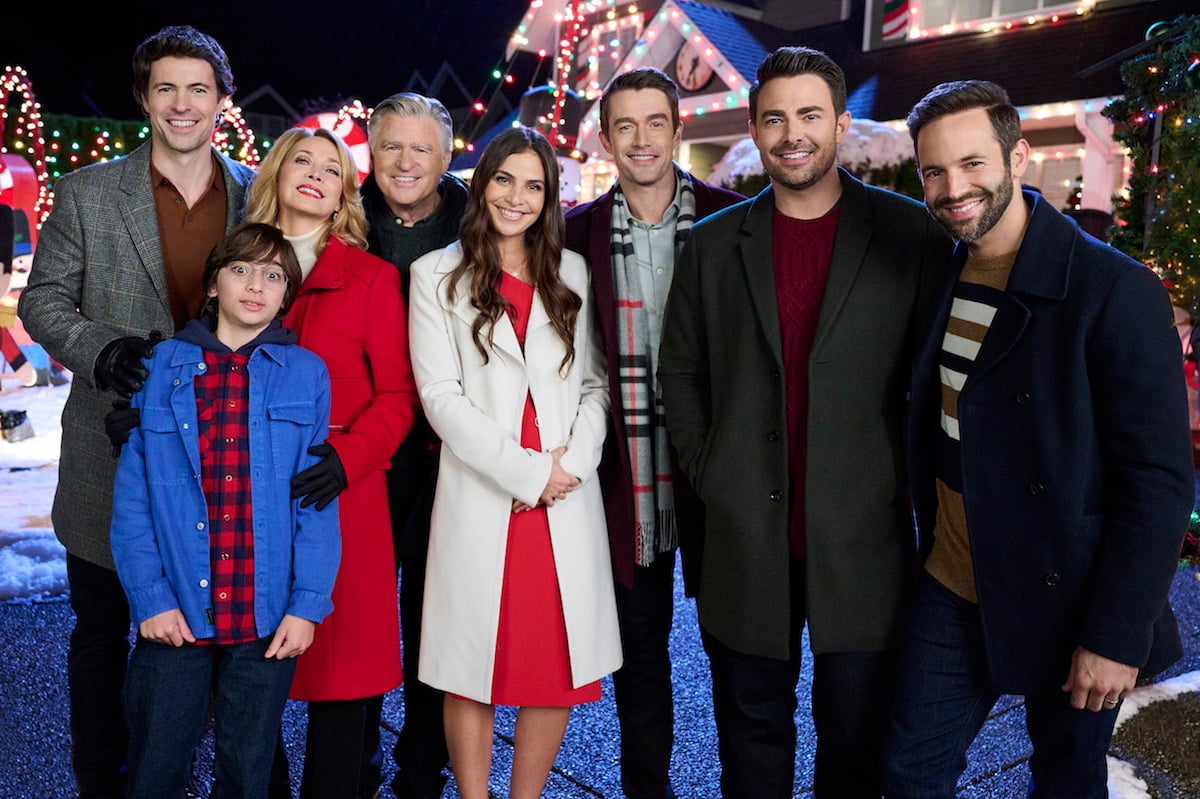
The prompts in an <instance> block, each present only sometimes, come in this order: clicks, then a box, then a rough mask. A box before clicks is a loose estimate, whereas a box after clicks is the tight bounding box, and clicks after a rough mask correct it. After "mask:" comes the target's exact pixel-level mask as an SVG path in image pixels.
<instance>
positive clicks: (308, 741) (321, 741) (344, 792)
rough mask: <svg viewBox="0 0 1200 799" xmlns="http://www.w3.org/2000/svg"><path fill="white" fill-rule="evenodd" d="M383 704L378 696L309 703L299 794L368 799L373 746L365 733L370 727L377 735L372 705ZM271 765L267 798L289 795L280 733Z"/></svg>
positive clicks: (305, 798) (311, 798)
mask: <svg viewBox="0 0 1200 799" xmlns="http://www.w3.org/2000/svg"><path fill="white" fill-rule="evenodd" d="M382 705H383V697H382V696H368V697H365V698H363V699H347V700H342V701H332V702H309V703H308V728H307V731H306V733H305V739H304V767H303V769H302V771H301V776H300V799H359V798H360V797H366V799H370V797H372V796H374V795H375V790H376V788H377V787H378V785H379V772H378V770H376V771H375V772H374V776H373V777H372V776H371V773H370V766H369V765H368V764H370V763H373V762H375V758H374V752H375V749H373V748H369V746H368V744H367V739H368V737H369V735H370V734H371V733H374V735H375V736H376V740H378V735H379V710H377V709H376V707H377V706H378V707H382ZM271 769H272V770H271V791H270V799H290V797H291V787H290V783H289V781H288V777H287V775H288V769H289V767H288V757H287V750H286V749H285V748H284V743H283V735H282V734H280V735H279V736H277V737H276V742H275V757H274V761H273V762H272V766H271ZM376 769H378V765H376ZM372 780H373V781H372Z"/></svg>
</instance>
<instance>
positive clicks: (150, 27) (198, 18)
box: [0, 0, 528, 119]
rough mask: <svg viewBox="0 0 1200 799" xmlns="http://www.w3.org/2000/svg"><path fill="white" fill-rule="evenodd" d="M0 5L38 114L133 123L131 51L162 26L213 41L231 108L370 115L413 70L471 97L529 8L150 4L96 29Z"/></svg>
mask: <svg viewBox="0 0 1200 799" xmlns="http://www.w3.org/2000/svg"><path fill="white" fill-rule="evenodd" d="M5 5H6V6H8V9H6V10H5V11H4V12H3V13H2V14H0V66H21V67H24V68H25V69H26V71H27V72H28V73H29V77H30V81H31V82H32V84H33V90H34V94H35V95H36V97H37V100H38V102H39V103H40V104H41V106H42V112H43V113H46V114H75V115H79V116H104V117H109V118H113V119H139V118H140V117H141V113H140V112H139V110H138V108H137V105H136V104H135V102H134V100H133V95H132V93H131V91H130V84H131V71H130V61H131V59H132V56H133V51H134V49H135V48H136V47H137V45H138V43H139V42H141V41H142V40H143V39H145V38H146V37H147V36H149V35H150V34H151V33H153V32H154V31H156V30H158V29H159V28H160V27H162V26H164V25H170V24H191V25H194V26H195V27H197V28H199V29H200V30H202V31H204V32H205V33H208V34H209V35H211V36H213V37H214V38H215V39H217V41H219V42H220V43H221V45H222V46H223V47H224V48H225V52H226V53H227V54H228V56H229V60H230V64H231V66H232V68H233V74H234V79H235V81H236V83H237V91H236V92H235V93H234V98H233V99H234V102H238V101H239V99H240V98H241V97H245V96H246V95H248V94H249V93H250V92H253V91H254V90H256V89H258V88H259V87H261V86H263V85H264V84H270V85H271V86H272V87H274V89H275V90H276V91H277V92H279V94H280V95H282V96H283V97H284V98H285V99H286V100H287V101H288V102H289V103H291V105H292V106H294V107H296V108H297V109H300V107H301V105H303V104H304V103H305V101H311V100H316V99H318V98H324V99H326V100H330V101H332V100H334V99H335V98H338V97H342V98H357V99H359V100H361V101H362V102H363V103H364V104H365V105H367V106H368V107H369V106H371V105H374V104H375V103H376V102H378V101H379V100H381V99H383V98H384V97H386V96H388V95H389V94H392V93H394V92H397V91H400V90H402V89H404V88H405V86H406V84H407V83H408V80H409V77H410V76H411V75H412V73H413V71H414V70H420V72H421V73H422V74H423V75H424V76H425V78H426V79H427V80H428V79H432V77H433V75H434V73H435V72H436V71H437V69H438V67H439V66H440V65H441V64H442V62H443V61H448V62H449V63H450V64H451V65H452V66H453V67H454V69H455V71H456V72H457V73H458V76H459V79H460V80H461V81H462V82H463V84H464V85H465V86H466V88H467V90H468V91H470V92H475V93H477V92H481V91H482V90H483V89H484V86H485V83H486V82H487V80H488V79H489V77H490V75H491V71H492V68H493V67H496V66H501V65H503V60H504V48H505V43H506V42H507V40H508V37H509V35H510V34H511V33H512V31H513V30H514V29H515V28H516V25H517V23H518V22H519V21H520V19H521V16H522V15H523V14H524V13H525V11H526V9H527V8H528V0H390V1H389V0H343V2H327V3H320V4H318V3H311V2H308V3H306V2H300V1H299V0H297V1H295V2H258V3H254V2H253V0H251V2H250V3H244V4H243V3H228V4H221V5H217V4H215V3H192V4H190V5H188V4H184V3H176V2H163V0H159V1H158V2H123V3H118V4H117V5H115V6H111V8H114V9H118V10H119V11H120V14H119V16H118V15H113V16H110V17H108V18H107V19H106V20H105V21H104V22H101V21H100V19H99V17H97V16H96V15H94V14H72V13H71V12H68V11H65V10H63V5H62V4H59V3H51V2H47V0H20V2H19V3H5ZM12 6H18V8H17V9H15V10H9V9H11V8H12ZM172 7H174V10H172ZM238 7H241V9H239V10H237V11H235V10H234V9H235V8H238ZM89 8H90V7H89ZM35 10H44V11H46V12H49V13H51V14H52V15H53V16H51V18H49V19H45V18H39V17H38V15H37V14H36V13H35ZM101 27H103V28H106V29H107V28H112V27H115V28H116V32H115V33H111V32H109V31H107V30H105V31H101ZM300 110H302V109H300Z"/></svg>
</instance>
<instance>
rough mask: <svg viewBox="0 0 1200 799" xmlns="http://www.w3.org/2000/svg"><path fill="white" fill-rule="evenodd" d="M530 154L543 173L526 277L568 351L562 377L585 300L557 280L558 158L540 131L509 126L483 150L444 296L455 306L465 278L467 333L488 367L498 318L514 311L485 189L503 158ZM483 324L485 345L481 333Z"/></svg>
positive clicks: (560, 239) (560, 226) (561, 225)
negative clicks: (504, 289) (471, 318)
mask: <svg viewBox="0 0 1200 799" xmlns="http://www.w3.org/2000/svg"><path fill="white" fill-rule="evenodd" d="M529 151H532V152H533V153H534V154H535V155H537V157H538V160H540V161H541V162H542V170H543V171H544V172H545V174H546V190H545V205H543V206H542V213H541V215H540V216H539V217H538V219H537V221H536V222H534V223H533V224H532V225H530V226H529V229H528V230H526V231H525V247H526V249H527V250H528V252H529V276H530V279H531V280H532V281H533V288H534V291H536V292H537V295H538V297H540V298H541V301H542V305H543V307H545V309H546V315H547V316H549V317H550V324H551V326H552V327H553V328H554V332H555V333H557V334H558V337H559V338H560V339H562V342H563V346H564V347H565V348H566V351H567V354H566V355H564V356H563V359H562V363H561V364H559V373H560V374H563V375H565V374H566V373H567V371H569V367H570V364H571V363H572V362H573V361H574V360H575V323H576V320H577V319H578V317H579V309H580V307H582V305H583V301H582V299H581V298H580V297H579V296H578V295H577V294H576V293H575V292H573V291H571V289H569V288H567V287H566V285H564V284H563V282H562V281H561V280H560V279H559V275H558V270H559V267H560V265H561V264H562V252H563V235H564V234H563V231H564V228H565V223H564V222H563V210H562V205H561V204H560V203H559V197H558V160H557V159H556V158H555V157H554V150H553V149H551V147H550V142H549V141H547V140H546V137H545V136H543V135H542V133H541V132H540V131H538V130H536V129H534V128H528V127H523V126H522V127H515V128H508V129H506V130H505V131H503V132H502V133H500V134H499V135H498V136H496V138H494V139H492V140H491V142H489V143H488V146H487V148H486V149H484V151H483V155H481V156H480V158H479V164H478V165H477V166H476V167H475V173H474V175H472V177H471V196H470V199H469V200H468V203H467V212H466V215H465V216H464V217H463V222H462V228H461V230H460V234H459V238H460V243H461V247H462V254H463V257H462V261H461V263H459V265H458V267H457V268H456V269H455V270H454V271H453V272H452V273H450V274H449V275H448V276H447V277H448V279H449V281H450V284H449V288H448V289H447V292H446V293H447V298H448V300H449V301H450V302H454V297H455V295H456V293H457V287H458V284H459V281H460V279H462V278H463V277H464V276H465V278H466V286H465V289H466V293H467V295H468V296H469V297H470V299H471V307H473V308H475V310H477V311H478V312H479V315H478V316H477V317H475V322H474V324H473V325H472V326H471V333H472V334H473V336H474V338H475V347H476V348H477V349H478V350H479V354H480V355H482V356H483V362H484V363H487V361H488V349H489V348H490V347H491V346H492V336H493V333H494V331H495V328H496V323H497V322H498V321H499V320H500V317H501V315H502V314H506V313H511V312H512V306H511V305H510V304H509V302H508V300H506V299H504V297H503V295H501V294H500V277H501V273H502V270H501V264H500V248H499V246H498V245H497V244H496V235H495V230H494V229H493V228H492V221H491V216H490V214H489V213H488V206H487V200H486V199H484V191H485V189H486V188H487V185H488V183H490V182H491V181H492V178H494V177H495V175H496V173H497V172H498V171H500V165H501V164H503V163H504V159H506V158H508V157H509V156H510V155H514V154H516V153H524V152H529ZM485 326H486V327H487V336H486V338H487V340H486V345H485V342H484V334H483V329H484V327H485Z"/></svg>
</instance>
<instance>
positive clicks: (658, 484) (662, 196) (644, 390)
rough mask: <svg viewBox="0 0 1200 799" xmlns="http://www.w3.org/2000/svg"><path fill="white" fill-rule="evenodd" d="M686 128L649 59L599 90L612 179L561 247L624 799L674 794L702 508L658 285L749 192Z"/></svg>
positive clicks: (570, 220) (575, 218) (573, 221)
mask: <svg viewBox="0 0 1200 799" xmlns="http://www.w3.org/2000/svg"><path fill="white" fill-rule="evenodd" d="M682 134H683V129H682V127H681V126H680V119H679V90H678V88H677V87H676V85H675V83H674V82H673V81H672V80H671V79H670V78H669V77H667V76H666V75H665V74H664V73H662V72H661V71H659V70H657V69H654V68H652V67H642V68H638V69H634V70H631V71H629V72H626V73H623V74H621V75H618V76H617V77H616V78H614V79H613V81H612V83H610V84H609V86H608V88H607V89H606V90H605V92H604V94H603V96H602V97H601V98H600V142H601V144H602V145H603V146H604V149H605V150H606V151H607V152H608V153H609V154H610V155H612V157H613V160H614V162H615V164H616V168H617V181H616V183H615V184H614V185H613V187H612V189H611V190H609V191H608V192H607V193H605V194H604V195H602V196H601V197H599V198H597V199H596V200H594V201H592V202H589V203H585V204H582V205H579V206H577V207H575V208H572V209H571V210H570V211H569V212H568V213H567V240H566V246H567V248H568V249H571V250H575V251H577V252H579V253H582V254H583V255H584V256H585V257H586V258H587V260H588V267H589V269H590V270H591V273H592V290H593V292H594V294H595V302H596V308H597V318H598V319H599V325H600V330H599V333H600V335H601V337H602V340H603V342H604V348H605V352H606V357H607V359H608V375H609V391H610V393H611V395H612V410H611V412H610V413H611V415H610V420H611V423H612V430H611V431H610V434H609V436H608V437H607V439H606V440H605V444H604V447H605V449H604V457H603V460H602V461H601V464H600V480H601V485H602V487H603V491H604V503H605V512H606V515H607V518H608V534H609V543H610V549H611V553H612V563H613V576H614V578H615V581H616V594H617V614H618V620H619V622H620V627H621V646H622V649H623V651H624V655H625V662H624V665H623V666H622V667H621V668H620V669H619V670H618V671H617V672H616V673H615V674H614V675H613V688H614V691H615V694H616V703H617V717H618V719H619V720H620V724H621V785H622V788H623V790H624V792H625V795H626V796H627V797H629V799H664V797H671V796H674V794H673V793H672V791H671V784H670V779H669V777H668V768H669V766H670V763H671V744H672V741H673V739H674V714H673V708H672V700H671V659H670V655H669V652H668V648H667V644H668V639H669V636H670V632H671V619H672V615H673V612H674V608H673V599H674V577H675V550H676V548H677V547H679V545H680V543H682V545H683V560H684V577H685V581H686V584H687V585H688V586H691V585H692V584H694V582H695V580H696V579H697V576H696V574H695V567H697V566H698V565H699V560H698V558H696V557H693V555H694V553H695V552H696V551H697V550H698V544H699V540H698V539H699V536H700V535H702V532H703V529H704V522H703V515H702V514H703V510H702V506H701V504H700V502H699V500H698V499H697V498H696V496H695V494H694V493H693V491H692V490H691V487H690V486H689V485H688V483H687V481H686V479H685V478H684V477H683V475H682V473H681V472H679V471H678V468H677V466H676V464H675V458H674V455H673V450H672V448H671V446H670V443H669V442H668V440H667V429H666V425H665V424H664V422H663V410H662V400H661V399H660V398H659V391H658V386H657V385H656V382H655V378H654V374H655V371H656V370H657V367H658V342H659V339H660V334H661V331H662V318H663V312H664V309H665V306H666V299H667V289H668V287H669V286H670V284H671V276H672V274H673V273H674V268H675V257H676V256H677V255H678V253H679V251H680V250H681V249H682V247H683V243H684V242H685V241H686V240H687V236H688V233H689V231H690V230H691V227H692V223H694V222H695V221H696V220H698V219H701V218H703V217H705V216H707V215H708V214H711V213H714V212H716V211H719V210H720V209H722V208H725V207H726V206H729V205H732V204H734V203H736V202H739V201H741V200H742V199H744V198H743V197H742V196H741V195H740V194H736V193H734V192H731V191H727V190H725V189H721V188H717V187H714V186H709V185H707V184H705V183H703V182H702V181H700V180H697V179H696V178H695V177H693V176H692V175H690V174H688V173H687V172H686V171H684V170H683V169H682V168H680V166H679V165H678V164H676V163H675V162H674V160H673V159H672V153H673V152H674V150H675V148H676V147H677V146H678V145H679V142H680V139H681V137H682ZM692 544H694V545H695V546H692Z"/></svg>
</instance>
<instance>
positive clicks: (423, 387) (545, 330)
mask: <svg viewBox="0 0 1200 799" xmlns="http://www.w3.org/2000/svg"><path fill="white" fill-rule="evenodd" d="M461 257H462V254H461V251H460V249H459V245H458V242H455V243H453V244H451V245H450V246H449V247H446V248H445V249H442V250H435V251H433V252H431V253H428V254H426V255H424V256H422V257H421V258H419V259H417V260H416V261H414V262H413V264H412V269H411V279H412V287H411V290H410V299H409V305H410V307H409V346H410V351H411V355H412V362H413V373H414V375H415V377H416V380H417V388H418V390H419V391H420V395H421V404H422V405H423V406H424V408H425V413H426V416H427V417H428V418H429V422H430V424H431V425H432V426H433V429H434V431H435V432H436V433H437V434H438V436H439V437H440V438H441V440H442V450H441V460H440V466H439V470H438V479H437V493H436V494H435V497H434V502H433V519H432V524H431V529H430V541H429V560H428V565H427V576H426V581H425V599H424V611H423V616H422V623H421V657H420V664H419V667H418V668H419V672H418V673H419V678H420V680H421V681H422V682H424V683H427V684H429V685H432V686H433V687H435V688H438V689H440V690H443V691H450V692H453V693H455V694H458V695H460V696H463V697H466V698H469V699H474V700H476V701H479V702H485V703H489V702H491V694H492V670H493V666H494V663H495V654H496V635H497V627H498V624H499V618H500V593H501V588H502V586H503V581H504V557H505V547H506V545H507V541H508V522H509V516H510V512H511V508H512V501H513V498H514V497H515V498H517V499H519V500H521V501H522V502H524V503H526V504H527V505H530V506H533V505H536V504H537V503H538V498H539V497H540V496H541V493H542V490H543V489H544V488H545V487H546V482H547V481H548V480H549V478H550V468H551V463H552V459H551V456H550V451H551V450H553V449H555V448H557V447H560V446H566V447H567V452H566V454H565V455H564V456H563V458H562V461H561V463H562V466H563V468H564V469H565V470H566V471H567V472H569V473H571V474H573V475H575V476H576V477H579V478H580V480H581V481H582V482H581V484H580V485H579V486H578V487H576V488H575V490H573V491H571V492H570V493H569V494H568V495H567V497H566V499H564V500H560V501H558V502H556V503H555V504H554V506H553V507H551V508H548V509H547V516H548V517H549V522H550V538H551V542H552V545H553V549H554V562H555V567H556V569H557V572H558V582H559V589H560V593H561V595H562V606H563V615H564V616H565V619H566V628H567V647H568V651H569V654H570V660H571V681H572V684H573V685H574V686H575V687H579V686H581V685H585V684H587V683H589V682H592V681H594V680H597V679H600V678H601V677H603V676H605V675H607V674H610V673H611V672H613V671H615V670H616V669H617V668H618V667H620V665H621V642H620V636H619V633H618V630H617V612H616V600H615V597H614V595H613V582H612V565H611V561H610V559H609V553H608V533H607V531H606V528H605V521H604V505H603V502H602V500H601V496H600V484H599V480H598V479H597V477H596V467H597V465H598V464H599V463H600V452H601V447H602V445H603V443H604V436H605V432H606V429H607V413H608V403H609V399H608V384H607V379H606V376H605V366H604V358H603V355H602V352H601V350H600V345H599V342H598V341H597V337H596V336H595V334H594V333H593V329H594V328H593V322H594V320H593V318H592V314H593V307H592V302H591V297H590V291H589V285H588V283H589V276H588V271H587V267H586V265H585V263H584V260H583V258H582V256H580V255H579V254H577V253H574V252H571V251H569V250H568V251H565V252H564V253H563V260H562V268H561V272H560V275H561V279H562V281H563V283H565V284H566V285H567V287H568V288H570V289H571V290H572V291H574V292H575V293H576V294H578V295H579V296H580V297H581V298H582V299H583V307H582V308H581V309H580V313H579V318H578V322H577V323H576V325H575V362H574V363H573V364H572V366H571V370H570V372H569V373H568V375H567V376H566V378H565V379H564V378H563V377H562V376H561V375H560V373H559V364H560V363H561V362H562V359H563V355H564V354H565V352H566V350H565V348H564V347H563V345H562V342H561V340H560V339H559V338H558V335H557V334H556V333H555V332H554V329H553V327H552V326H551V325H550V319H549V317H548V316H547V315H546V310H545V308H544V307H543V306H542V303H541V301H540V299H539V298H538V296H537V295H536V294H535V295H534V300H533V307H532V310H531V312H530V318H529V325H528V329H527V330H526V336H525V352H524V354H522V352H521V347H520V345H519V344H518V342H517V336H516V331H515V330H514V329H513V326H512V323H511V322H510V321H509V320H508V319H507V317H505V318H503V319H502V320H501V321H500V322H499V324H497V326H496V330H495V336H494V344H493V346H492V349H491V351H490V357H489V359H488V362H487V363H486V364H485V363H484V362H483V358H482V356H481V355H480V354H479V351H478V350H477V349H476V347H475V342H474V340H473V338H472V335H471V325H472V323H473V321H474V320H475V317H476V316H477V313H476V311H475V310H474V309H473V308H472V307H471V304H470V300H469V298H468V296H467V291H466V290H465V287H466V283H465V281H464V282H463V284H462V285H461V286H460V290H459V291H458V292H457V296H456V297H455V300H454V302H453V303H450V302H448V301H447V299H446V296H447V294H446V289H447V287H448V285H449V278H448V275H449V274H450V273H451V272H452V271H453V270H454V268H455V267H456V266H458V264H459V261H460V260H461ZM484 333H485V334H486V329H485V331H484ZM527 392H529V393H531V394H532V396H533V403H534V406H535V407H536V408H537V414H538V431H539V433H540V436H541V443H542V451H541V452H535V451H533V450H529V449H526V448H524V447H522V446H521V443H520V442H521V419H522V416H523V413H524V410H525V396H526V393H527Z"/></svg>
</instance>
